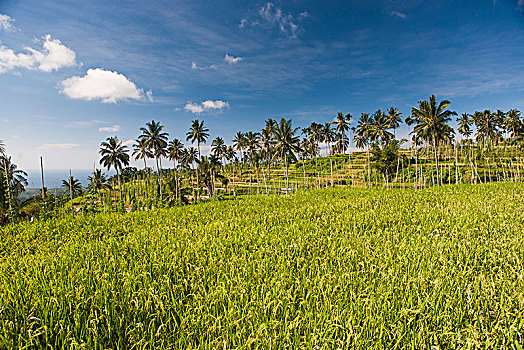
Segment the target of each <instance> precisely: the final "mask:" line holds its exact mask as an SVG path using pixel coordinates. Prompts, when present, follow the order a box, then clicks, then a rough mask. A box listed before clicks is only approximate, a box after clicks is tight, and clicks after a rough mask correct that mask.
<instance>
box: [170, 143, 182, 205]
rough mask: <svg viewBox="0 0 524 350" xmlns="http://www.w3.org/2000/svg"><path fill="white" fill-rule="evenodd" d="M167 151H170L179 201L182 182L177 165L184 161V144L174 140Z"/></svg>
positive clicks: (176, 198)
mask: <svg viewBox="0 0 524 350" xmlns="http://www.w3.org/2000/svg"><path fill="white" fill-rule="evenodd" d="M167 150H168V156H169V160H171V161H172V162H173V171H174V172H175V185H176V189H175V200H178V198H179V195H180V182H179V178H178V169H177V165H179V164H180V162H181V160H182V157H183V151H184V144H183V143H182V141H180V140H179V139H173V140H172V141H171V142H170V143H169V145H168V148H167Z"/></svg>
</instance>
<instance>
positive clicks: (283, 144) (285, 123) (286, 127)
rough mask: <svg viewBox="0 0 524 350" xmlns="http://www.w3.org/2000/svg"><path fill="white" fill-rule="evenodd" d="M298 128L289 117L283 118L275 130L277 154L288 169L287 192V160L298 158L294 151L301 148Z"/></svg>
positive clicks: (287, 181)
mask: <svg viewBox="0 0 524 350" xmlns="http://www.w3.org/2000/svg"><path fill="white" fill-rule="evenodd" d="M297 130H298V128H293V125H292V122H291V120H289V119H285V118H282V119H280V123H278V124H277V126H276V127H275V130H274V138H275V141H276V145H275V155H274V156H273V157H275V156H279V157H280V159H282V160H283V162H284V166H285V169H286V193H287V189H288V188H289V174H288V166H287V161H288V157H291V158H293V159H296V156H295V153H294V152H299V150H300V137H299V136H298V135H295V133H296V131H297Z"/></svg>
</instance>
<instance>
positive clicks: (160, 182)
mask: <svg viewBox="0 0 524 350" xmlns="http://www.w3.org/2000/svg"><path fill="white" fill-rule="evenodd" d="M450 105H451V103H450V101H447V100H444V101H440V102H438V101H437V99H436V97H435V96H434V95H433V96H430V97H429V98H428V99H427V100H422V101H419V102H418V105H417V106H415V107H413V108H412V110H411V113H410V115H409V116H407V117H404V116H403V115H402V114H401V113H400V112H399V110H398V109H397V108H394V107H391V108H390V109H388V110H385V111H383V110H380V109H379V110H377V111H376V112H375V113H371V114H369V113H362V114H361V115H360V116H359V117H358V118H354V117H353V116H352V115H351V114H344V113H338V114H337V115H336V116H335V118H334V119H333V120H332V121H330V122H324V123H317V122H313V123H311V124H310V125H309V126H307V127H304V128H298V127H294V126H293V123H292V121H291V120H289V119H286V118H281V119H280V120H278V121H277V120H275V119H273V118H269V119H267V120H266V121H265V126H264V128H262V129H261V130H260V131H247V132H241V131H239V132H237V133H236V134H235V136H234V138H233V139H232V140H231V144H229V145H228V144H226V142H225V141H224V139H223V138H221V137H216V138H215V139H213V140H212V142H211V153H210V155H209V156H203V155H202V150H201V147H202V145H203V144H206V143H207V142H208V140H209V129H208V128H206V126H205V123H204V121H200V120H193V121H192V122H191V125H190V127H189V130H188V131H187V133H186V135H185V136H186V137H185V141H188V142H190V143H191V145H190V146H189V147H186V146H184V142H183V141H182V140H180V139H176V138H175V139H172V140H169V134H168V133H167V132H166V131H165V127H164V126H163V125H161V124H160V123H159V122H156V121H154V120H153V121H151V122H148V123H146V125H145V126H144V127H142V128H140V132H141V133H140V135H139V136H138V137H137V139H136V140H135V143H134V144H133V146H132V149H131V150H130V149H129V148H128V146H127V145H124V144H123V143H122V142H121V141H120V140H119V139H118V138H117V137H116V136H115V137H109V138H107V139H106V140H105V141H103V142H102V143H101V145H100V156H101V157H100V164H101V165H102V166H103V167H105V168H107V169H108V170H110V169H115V170H116V181H117V182H118V188H119V189H120V191H119V198H120V202H122V201H123V197H122V188H123V185H124V184H123V181H122V173H123V172H124V173H125V172H126V169H129V168H128V166H129V164H130V162H131V159H134V160H135V161H143V162H144V163H143V164H144V169H145V172H144V173H147V174H148V176H149V178H150V179H151V181H152V182H153V183H156V187H155V188H156V190H157V192H159V196H160V200H161V201H162V200H166V201H169V202H174V203H180V201H181V200H182V199H183V197H184V194H183V193H182V186H181V183H182V181H183V180H184V178H183V174H186V175H187V176H186V178H185V179H186V180H187V181H189V179H190V180H191V184H190V186H189V188H190V190H189V191H190V192H192V198H193V201H194V202H199V201H200V198H201V196H200V189H201V185H204V187H207V192H208V195H209V197H212V196H213V195H214V193H215V182H216V181H217V180H221V181H222V182H223V183H227V184H228V185H227V186H228V188H229V189H230V190H231V191H232V192H233V193H234V195H235V196H236V191H235V181H238V178H239V177H240V178H241V180H242V175H245V174H248V175H249V176H250V179H249V183H250V184H251V183H252V182H253V179H252V178H251V177H252V176H254V175H255V174H256V177H257V183H258V176H259V170H261V171H262V172H263V174H264V181H265V179H266V175H265V171H266V170H267V175H268V176H267V178H268V179H269V180H271V178H272V171H273V169H274V168H275V167H280V169H282V171H283V173H284V177H285V189H283V191H284V192H286V193H287V192H288V191H289V190H290V188H289V187H290V181H289V169H288V168H289V164H290V163H295V164H298V163H302V164H304V163H303V162H304V161H307V160H309V159H314V165H315V167H316V173H317V174H316V178H317V180H318V179H319V178H320V175H319V170H318V163H317V161H319V157H320V155H321V150H322V149H324V151H325V154H329V155H335V154H342V155H345V154H347V153H348V150H349V149H350V147H351V146H352V144H353V145H354V146H355V147H356V148H357V149H362V150H367V152H366V155H367V168H368V169H367V170H368V175H367V178H368V183H369V178H370V171H371V165H372V162H373V159H377V157H376V154H377V153H376V152H378V151H380V150H384V152H385V150H386V149H388V147H390V146H391V145H392V144H394V145H395V147H398V145H399V144H400V143H401V142H407V140H401V141H397V140H396V138H397V135H396V130H397V129H398V128H399V127H400V124H401V123H406V125H407V126H408V128H409V135H410V136H411V138H410V141H409V149H410V150H411V149H413V148H412V147H413V146H414V147H415V149H419V150H420V149H424V150H426V151H428V152H431V153H432V154H433V155H432V157H433V158H434V164H435V170H436V183H437V184H440V183H442V181H441V179H440V178H441V177H442V174H441V171H442V169H441V167H440V166H439V162H440V157H439V154H441V152H442V149H445V148H446V147H455V148H456V147H457V145H458V142H457V139H456V132H455V130H454V129H453V128H452V127H451V126H450V125H449V124H450V122H451V121H452V120H453V117H455V116H456V117H457V118H456V122H457V124H458V128H457V131H458V134H460V135H461V136H462V140H463V141H462V143H464V144H469V145H471V144H472V142H474V141H476V142H477V145H479V146H482V147H492V146H493V145H496V144H498V143H500V142H501V141H504V143H505V144H508V143H518V142H520V141H522V140H523V139H524V125H523V123H522V120H521V116H520V112H519V111H518V110H516V109H512V110H510V111H508V112H504V111H500V110H497V111H496V112H492V111H490V110H485V111H481V112H474V113H472V114H467V113H463V114H462V115H461V116H458V115H457V113H456V112H454V111H452V110H450ZM472 135H474V136H475V138H474V139H471V136H472ZM371 148H373V149H374V151H373V152H371ZM376 150H378V151H376ZM372 153H373V154H372ZM410 154H411V151H410ZM372 156H373V158H372ZM346 157H348V156H347V155H346ZM150 159H152V160H154V163H155V167H156V172H155V173H154V174H152V173H151V171H150V169H149V168H148V164H147V161H148V160H150ZM165 160H169V161H170V162H172V167H173V170H174V171H167V170H165V169H163V167H164V165H163V164H162V162H163V161H165ZM300 161H302V162H300ZM390 161H395V159H393V160H391V159H390ZM330 162H331V160H330ZM349 162H351V153H349ZM0 165H1V169H0V179H1V180H2V181H1V184H0V209H1V210H2V211H3V212H6V210H7V204H9V203H11V201H10V200H9V196H11V198H16V197H17V196H18V195H19V194H20V193H21V192H23V190H24V188H25V186H27V180H26V177H27V174H25V173H24V172H23V171H21V170H19V169H17V167H16V165H14V164H12V162H11V158H10V157H8V156H7V155H6V154H5V146H4V144H3V143H2V142H1V141H0ZM396 168H397V173H398V161H397V167H396ZM244 170H245V172H243V171H244ZM295 170H296V166H295ZM235 171H238V173H237V175H238V176H235ZM305 175H306V174H304V176H305ZM153 176H154V180H153ZM172 176H173V178H174V179H173V180H171V179H172ZM193 177H195V180H196V190H195V186H194V185H193V180H194V178H193ZM89 181H90V185H89V189H90V190H91V192H92V193H97V194H98V197H99V201H102V193H103V191H104V190H105V189H109V190H112V189H113V190H114V189H115V186H114V183H113V186H111V185H110V183H109V182H110V181H109V179H108V178H107V177H106V176H105V174H104V173H103V172H102V171H101V170H99V169H97V170H95V171H94V172H93V174H92V176H90V178H89ZM246 181H247V180H246ZM318 181H320V180H318ZM332 183H333V181H332ZM166 185H168V186H167V187H165V186H166ZM63 187H64V188H65V189H66V190H68V191H70V192H72V193H70V195H71V199H72V198H73V197H75V196H78V195H80V194H81V193H82V188H81V186H80V183H79V181H78V180H75V179H72V178H70V179H69V180H65V181H64V183H63ZM318 187H320V186H318ZM164 190H166V191H167V192H166V193H164ZM249 190H250V193H251V185H250V188H249ZM186 191H187V188H186ZM257 193H258V186H257Z"/></svg>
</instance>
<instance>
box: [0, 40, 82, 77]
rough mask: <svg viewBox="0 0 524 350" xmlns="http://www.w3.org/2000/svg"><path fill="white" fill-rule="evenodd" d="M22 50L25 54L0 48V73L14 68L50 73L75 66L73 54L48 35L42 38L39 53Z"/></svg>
mask: <svg viewBox="0 0 524 350" xmlns="http://www.w3.org/2000/svg"><path fill="white" fill-rule="evenodd" d="M24 50H25V51H26V53H23V52H21V53H15V52H14V51H13V50H12V49H9V48H7V47H5V46H0V73H5V72H7V71H10V70H13V69H16V68H25V69H31V70H34V69H39V70H41V71H43V72H51V71H53V70H58V69H60V68H62V67H69V66H73V65H75V64H76V54H75V52H74V51H73V50H71V49H70V48H68V47H67V46H65V45H63V44H62V43H61V41H60V40H58V39H51V35H49V34H48V35H46V36H45V37H44V43H43V45H42V50H41V51H38V50H35V49H33V48H31V47H27V46H26V47H25V48H24Z"/></svg>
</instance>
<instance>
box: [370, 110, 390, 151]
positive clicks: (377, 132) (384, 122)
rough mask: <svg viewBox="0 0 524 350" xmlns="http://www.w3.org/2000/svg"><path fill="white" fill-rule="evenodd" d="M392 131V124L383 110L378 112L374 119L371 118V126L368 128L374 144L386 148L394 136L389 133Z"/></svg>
mask: <svg viewBox="0 0 524 350" xmlns="http://www.w3.org/2000/svg"><path fill="white" fill-rule="evenodd" d="M388 129H390V124H389V121H388V117H387V116H386V113H384V112H382V110H380V109H379V110H377V111H376V112H375V113H374V114H373V117H372V118H370V124H369V128H368V135H369V138H370V140H371V141H372V142H375V143H379V142H380V144H381V145H382V147H386V146H387V145H388V144H389V142H390V141H391V139H392V138H393V134H392V133H391V132H389V131H388Z"/></svg>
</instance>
